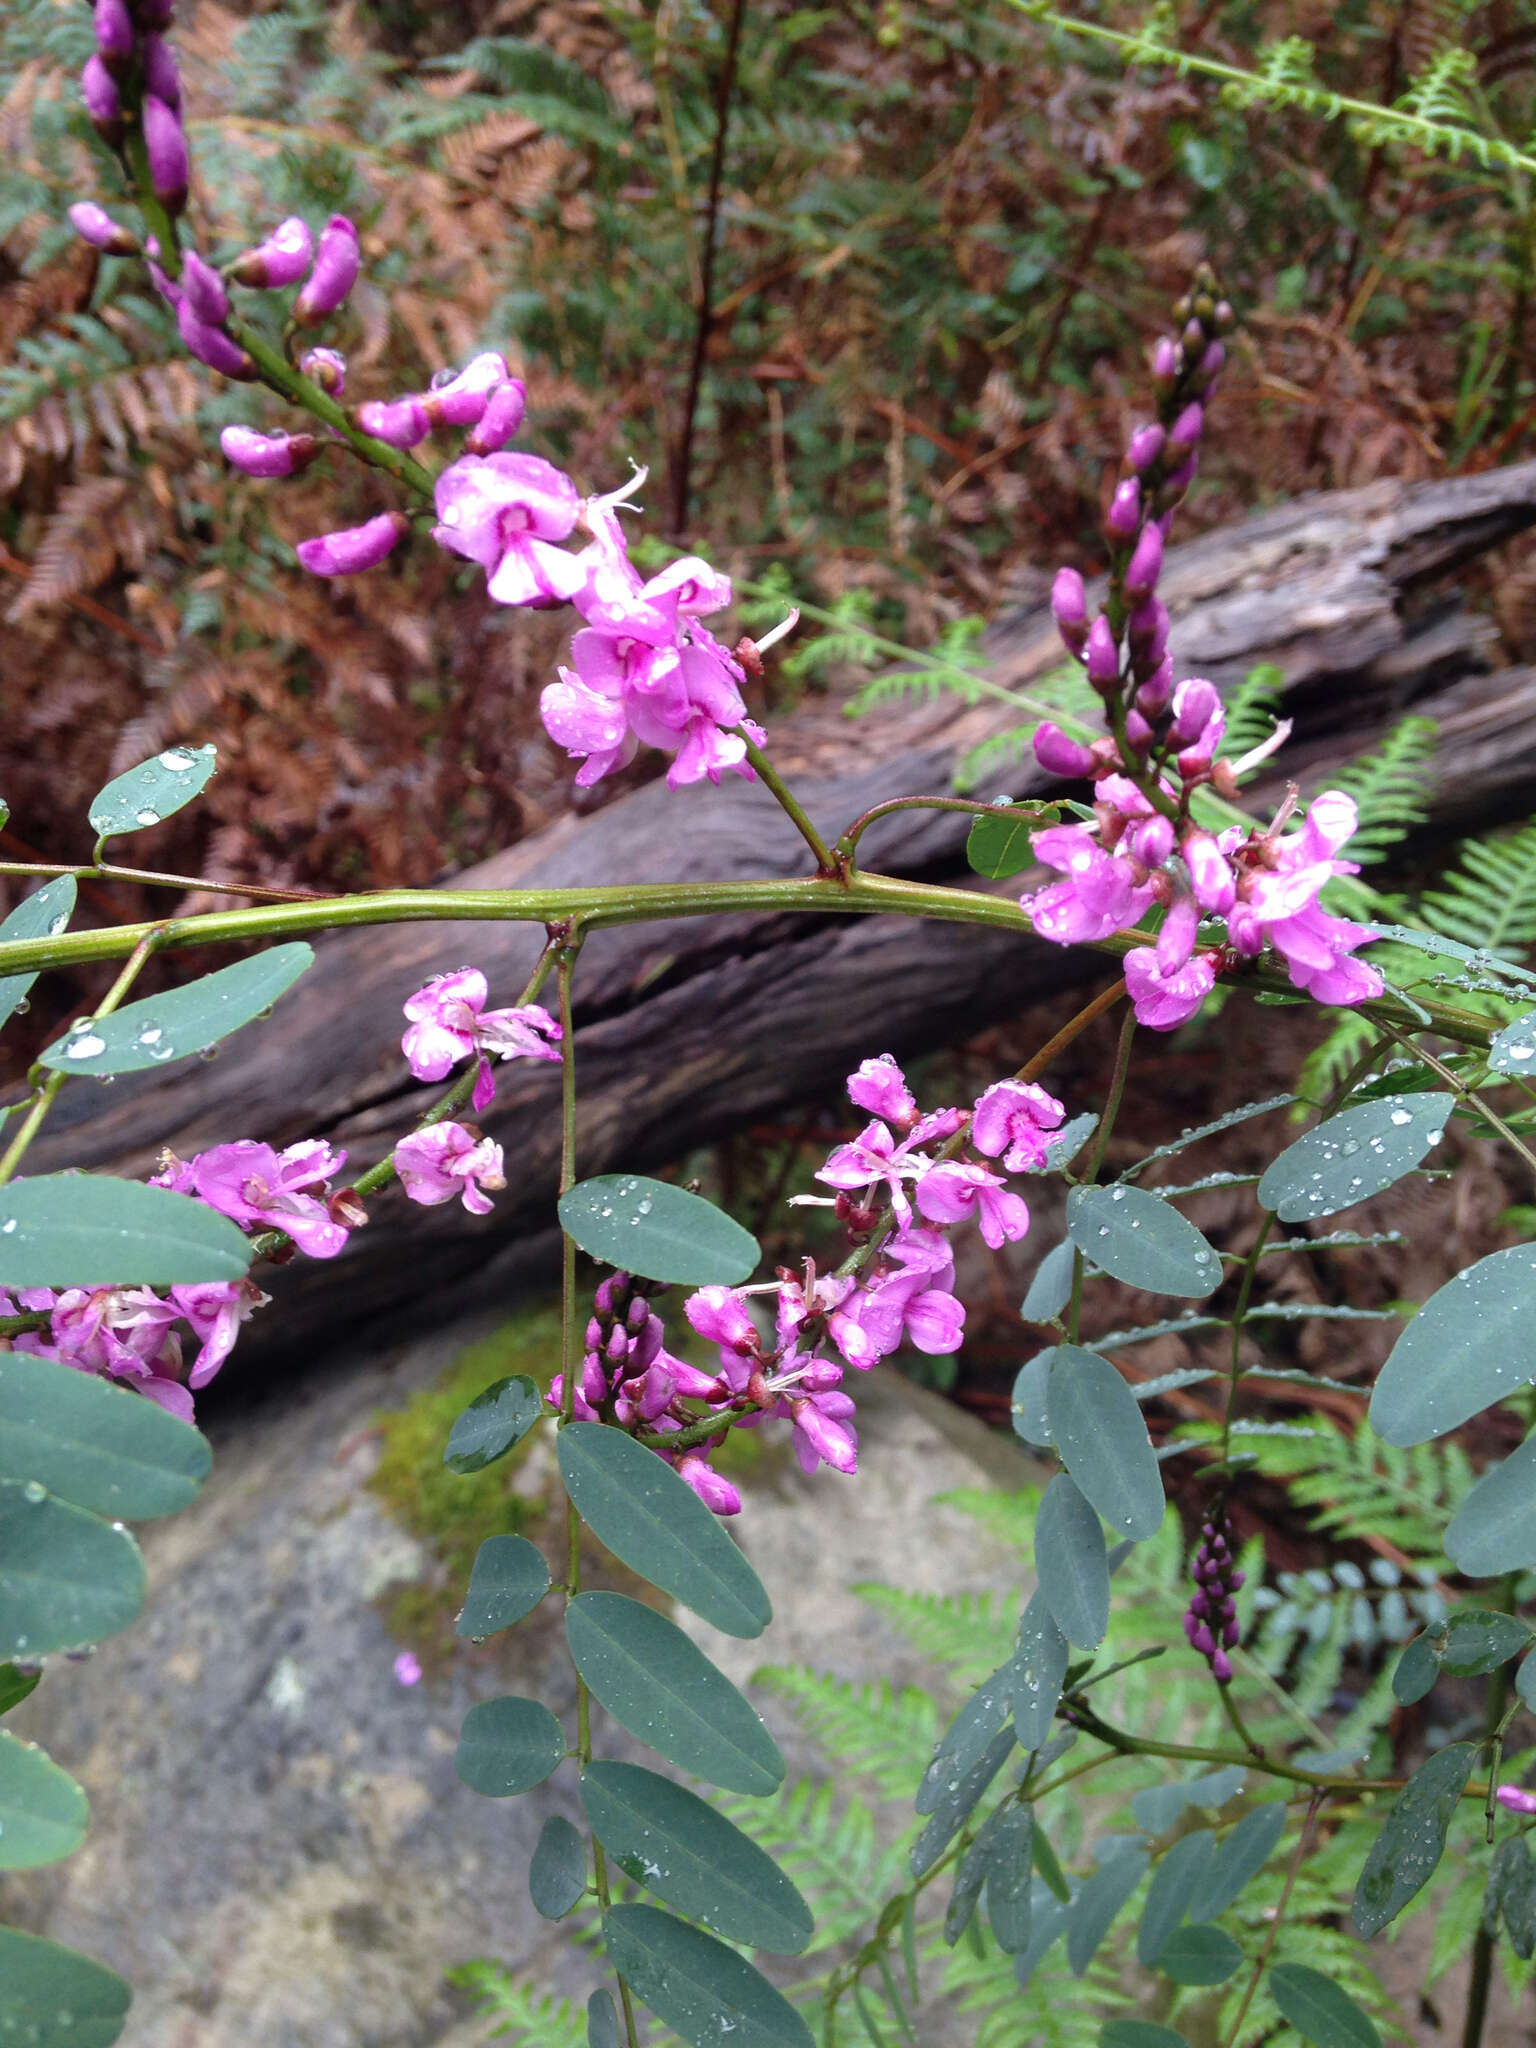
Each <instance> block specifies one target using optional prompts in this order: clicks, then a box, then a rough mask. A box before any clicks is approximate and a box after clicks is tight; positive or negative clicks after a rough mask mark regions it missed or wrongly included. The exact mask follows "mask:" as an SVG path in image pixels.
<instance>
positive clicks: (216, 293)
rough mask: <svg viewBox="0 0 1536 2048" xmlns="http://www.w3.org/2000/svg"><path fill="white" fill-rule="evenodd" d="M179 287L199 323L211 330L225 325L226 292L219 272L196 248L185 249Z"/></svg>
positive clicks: (226, 309) (227, 297)
mask: <svg viewBox="0 0 1536 2048" xmlns="http://www.w3.org/2000/svg"><path fill="white" fill-rule="evenodd" d="M181 288H182V291H183V293H184V294H185V295H186V301H187V304H188V305H189V306H190V307H191V308H192V311H193V312H194V313H195V314H196V316H197V318H198V319H199V320H202V321H205V322H206V323H207V325H208V326H210V327H222V326H223V325H224V323H225V321H226V320H227V319H228V318H229V293H228V292H227V291H225V289H224V280H223V279H222V278H221V277H220V276H219V273H218V272H217V271H216V270H215V269H214V268H213V266H212V264H210V263H205V262H204V261H203V259H202V257H201V256H199V255H198V253H197V251H196V250H195V249H189V250H188V252H187V255H186V258H185V260H184V261H183V263H182V266H181Z"/></svg>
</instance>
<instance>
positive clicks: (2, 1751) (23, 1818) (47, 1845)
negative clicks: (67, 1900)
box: [0, 1728, 90, 1870]
mask: <svg viewBox="0 0 1536 2048" xmlns="http://www.w3.org/2000/svg"><path fill="white" fill-rule="evenodd" d="M89 1819H90V1808H89V1806H88V1805H87V1803H86V1797H85V1794H84V1792H82V1791H81V1789H80V1787H79V1786H78V1785H77V1784H76V1783H75V1781H74V1779H73V1778H72V1777H70V1775H69V1773H68V1772H67V1771H61V1770H60V1769H59V1767H58V1765H57V1764H56V1763H55V1762H54V1761H53V1759H52V1757H50V1756H48V1755H46V1754H45V1752H44V1751H42V1750H40V1749H39V1748H38V1747H37V1746H36V1744H34V1743H31V1742H22V1741H19V1740H18V1739H17V1737H16V1736H14V1735H11V1734H9V1733H8V1732H7V1731H6V1730H5V1729H3V1728H0V1870H37V1869H39V1868H40V1867H41V1866H42V1865H43V1864H45V1863H57V1862H58V1861H59V1859H60V1858H61V1857H64V1856H72V1855H73V1854H74V1852H75V1851H76V1849H78V1848H79V1846H80V1844H81V1843H82V1842H83V1841H84V1840H85V1830H86V1825H87V1823H88V1821H89Z"/></svg>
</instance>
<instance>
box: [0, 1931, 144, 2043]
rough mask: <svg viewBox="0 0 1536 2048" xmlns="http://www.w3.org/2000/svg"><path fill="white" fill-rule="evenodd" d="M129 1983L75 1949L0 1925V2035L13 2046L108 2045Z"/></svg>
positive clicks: (121, 2018) (121, 2017) (120, 2022)
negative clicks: (12, 2042) (14, 2044)
mask: <svg viewBox="0 0 1536 2048" xmlns="http://www.w3.org/2000/svg"><path fill="white" fill-rule="evenodd" d="M132 1998H133V1991H132V1989H131V1987H130V1986H129V1985H127V1984H125V1983H124V1981H123V1979H122V1978H121V1977H119V1976H118V1975H117V1973H116V1972H115V1971H113V1970H108V1969H104V1968H103V1967H102V1965H101V1964H100V1963H97V1962H93V1961H92V1960H91V1958H90V1957H89V1956H83V1955H80V1954H79V1953H78V1952H77V1951H76V1950H75V1949H72V1948H61V1947H60V1946H59V1944H58V1943H57V1942H54V1941H44V1940H43V1939H42V1937H41V1936H40V1935H36V1934H23V1933H21V1932H20V1931H19V1930H18V1929H17V1928H14V1927H0V2041H10V2040H14V2041H15V2042H16V2043H17V2044H18V2048H112V2043H113V2042H114V2041H115V2040H117V2038H118V2036H119V2035H120V2034H121V2033H122V2031H123V2027H124V2024H125V2023H126V2021H127V2018H128V2007H129V2004H130V2002H131V2000H132Z"/></svg>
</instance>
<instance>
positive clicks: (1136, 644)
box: [1126, 597, 1168, 664]
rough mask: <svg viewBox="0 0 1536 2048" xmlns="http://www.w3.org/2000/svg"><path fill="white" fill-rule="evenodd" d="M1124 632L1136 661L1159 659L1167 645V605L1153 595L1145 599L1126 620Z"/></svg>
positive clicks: (1154, 660)
mask: <svg viewBox="0 0 1536 2048" xmlns="http://www.w3.org/2000/svg"><path fill="white" fill-rule="evenodd" d="M1126 632H1127V633H1128V635H1129V637H1130V643H1131V654H1132V656H1133V658H1134V659H1135V660H1136V661H1138V662H1150V663H1154V664H1155V663H1157V662H1159V661H1161V660H1162V658H1163V652H1164V649H1165V648H1166V647H1167V645H1168V607H1167V606H1166V605H1165V604H1163V603H1161V602H1160V601H1159V600H1158V599H1157V598H1155V597H1154V598H1148V599H1146V600H1145V601H1144V602H1143V603H1141V604H1138V605H1137V607H1136V609H1135V610H1134V611H1133V612H1132V613H1131V615H1130V617H1129V618H1128V619H1127V620H1126Z"/></svg>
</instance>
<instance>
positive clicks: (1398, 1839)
mask: <svg viewBox="0 0 1536 2048" xmlns="http://www.w3.org/2000/svg"><path fill="white" fill-rule="evenodd" d="M1476 1755H1477V1744H1476V1743H1475V1742H1452V1743H1449V1744H1447V1746H1446V1747H1445V1748H1444V1749H1439V1750H1436V1752H1435V1754H1434V1755H1433V1756H1432V1757H1430V1758H1429V1759H1428V1761H1427V1762H1425V1763H1422V1764H1420V1766H1419V1768H1418V1769H1417V1770H1416V1771H1415V1772H1414V1774H1413V1776H1412V1777H1411V1778H1410V1779H1409V1780H1408V1783H1407V1784H1406V1785H1405V1786H1404V1787H1403V1789H1402V1791H1401V1792H1400V1793H1399V1794H1398V1795H1397V1800H1396V1802H1395V1804H1394V1805H1393V1808H1392V1811H1391V1812H1390V1813H1389V1814H1388V1815H1387V1818H1386V1822H1385V1824H1384V1825H1383V1827H1382V1830H1381V1833H1380V1834H1379V1835H1378V1836H1377V1837H1376V1839H1375V1841H1374V1842H1373V1843H1372V1844H1371V1851H1370V1854H1369V1855H1368V1856H1367V1857H1366V1859H1365V1868H1364V1869H1363V1870H1362V1871H1361V1873H1360V1882H1359V1884H1358V1885H1357V1886H1356V1887H1355V1903H1354V1922H1355V1928H1356V1930H1357V1932H1359V1933H1360V1934H1363V1935H1366V1936H1367V1937H1369V1936H1370V1935H1372V1934H1379V1933H1380V1932H1381V1930H1382V1928H1383V1927H1385V1926H1386V1925H1387V1924H1388V1922H1389V1921H1392V1920H1395V1919H1396V1918H1397V1916H1398V1914H1399V1913H1401V1911H1402V1910H1403V1908H1404V1906H1406V1905H1407V1903H1408V1901H1409V1900H1410V1899H1411V1898H1413V1897H1415V1896H1416V1895H1417V1893H1419V1892H1421V1891H1422V1890H1423V1888H1424V1886H1425V1885H1427V1884H1428V1883H1429V1880H1430V1879H1431V1878H1432V1877H1433V1876H1434V1874H1435V1870H1436V1867H1437V1865H1438V1864H1439V1861H1440V1858H1441V1857H1442V1856H1443V1855H1444V1854H1445V1837H1446V1831H1447V1829H1448V1828H1449V1827H1450V1824H1451V1821H1452V1819H1453V1818H1454V1816H1455V1812H1456V1806H1457V1802H1458V1801H1459V1800H1460V1798H1461V1795H1462V1793H1463V1791H1464V1790H1465V1789H1466V1783H1467V1779H1468V1778H1469V1777H1470V1776H1471V1775H1472V1762H1473V1759H1474V1758H1475V1756H1476Z"/></svg>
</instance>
